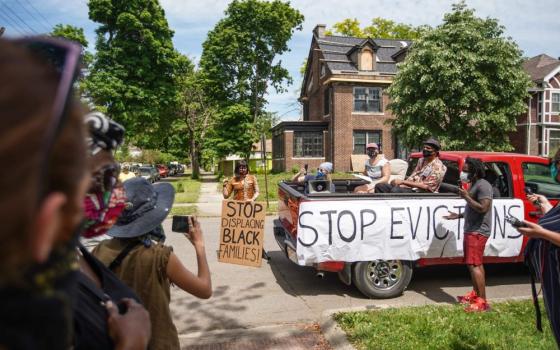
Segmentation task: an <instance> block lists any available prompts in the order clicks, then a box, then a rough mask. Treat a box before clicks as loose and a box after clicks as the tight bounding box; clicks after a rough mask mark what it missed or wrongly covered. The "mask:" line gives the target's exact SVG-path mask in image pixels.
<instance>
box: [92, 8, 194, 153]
mask: <svg viewBox="0 0 560 350" xmlns="http://www.w3.org/2000/svg"><path fill="white" fill-rule="evenodd" d="M89 18H90V19H91V20H93V21H95V22H98V23H99V24H100V26H99V27H98V28H97V30H96V33H97V42H96V50H97V54H96V58H95V60H94V62H93V64H92V67H91V70H90V75H89V77H88V79H87V80H86V88H87V91H88V93H89V94H90V97H91V98H92V100H93V101H94V103H95V104H97V105H99V106H102V107H103V109H104V110H105V111H106V113H107V114H108V115H109V116H110V117H111V118H113V119H115V120H116V121H118V122H119V123H121V124H123V125H124V126H125V128H126V129H127V136H128V139H129V140H130V141H132V142H134V143H135V144H137V145H138V146H141V147H145V146H151V147H155V148H159V147H161V142H162V140H163V139H164V136H165V134H166V132H168V130H169V127H170V125H171V124H172V122H173V120H174V112H175V109H176V102H177V99H176V96H177V91H176V85H175V83H176V77H177V75H179V74H181V72H180V70H181V69H182V68H183V66H182V65H181V64H180V58H179V55H178V53H177V52H176V51H175V50H174V48H173V43H172V41H171V39H172V37H173V31H171V30H170V29H169V25H168V23H167V20H166V19H165V13H164V11H163V9H162V8H161V6H160V5H159V3H158V1H157V0H90V1H89Z"/></svg>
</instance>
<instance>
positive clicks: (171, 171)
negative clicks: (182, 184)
mask: <svg viewBox="0 0 560 350" xmlns="http://www.w3.org/2000/svg"><path fill="white" fill-rule="evenodd" d="M167 168H168V169H169V176H175V175H177V164H173V163H169V164H167Z"/></svg>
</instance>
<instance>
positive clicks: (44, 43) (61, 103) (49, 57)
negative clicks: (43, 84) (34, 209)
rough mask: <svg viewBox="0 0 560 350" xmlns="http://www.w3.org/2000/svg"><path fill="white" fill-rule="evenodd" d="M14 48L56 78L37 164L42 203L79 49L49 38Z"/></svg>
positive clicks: (29, 40) (28, 40) (33, 39)
mask: <svg viewBox="0 0 560 350" xmlns="http://www.w3.org/2000/svg"><path fill="white" fill-rule="evenodd" d="M12 42H13V43H15V44H16V45H19V46H22V47H24V48H26V49H27V50H28V51H29V52H31V53H32V54H33V55H34V56H35V57H37V58H39V59H41V60H42V61H44V62H46V63H48V64H49V65H50V66H52V67H53V68H54V70H55V72H56V73H57V75H58V85H57V88H56V95H55V99H54V103H53V105H52V110H51V114H50V120H49V124H48V125H47V128H46V131H45V134H44V138H43V140H42V143H41V150H42V154H41V157H40V163H39V166H40V168H39V179H40V180H39V181H40V182H39V188H38V194H39V197H38V200H39V202H40V201H42V200H43V199H44V198H45V197H46V195H47V193H48V189H47V187H48V184H47V181H46V180H44V179H45V178H46V177H47V174H48V171H49V157H50V154H51V152H52V149H53V146H54V144H55V141H56V139H57V137H58V135H59V134H60V131H61V130H62V127H63V126H64V122H65V120H66V111H67V108H68V100H69V98H70V96H71V95H72V91H73V86H74V82H75V80H76V78H77V77H78V72H79V67H80V58H81V52H82V48H81V47H80V46H79V45H78V44H75V43H73V42H70V41H67V40H63V39H55V38H51V37H27V38H22V39H15V40H12Z"/></svg>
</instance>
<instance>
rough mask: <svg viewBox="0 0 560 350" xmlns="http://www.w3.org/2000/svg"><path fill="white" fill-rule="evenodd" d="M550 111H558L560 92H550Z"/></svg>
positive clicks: (559, 108) (559, 107) (559, 110)
mask: <svg viewBox="0 0 560 350" xmlns="http://www.w3.org/2000/svg"><path fill="white" fill-rule="evenodd" d="M551 100H552V101H551V102H552V106H551V107H552V109H551V110H552V112H556V113H558V112H560V92H553V93H552V99H551Z"/></svg>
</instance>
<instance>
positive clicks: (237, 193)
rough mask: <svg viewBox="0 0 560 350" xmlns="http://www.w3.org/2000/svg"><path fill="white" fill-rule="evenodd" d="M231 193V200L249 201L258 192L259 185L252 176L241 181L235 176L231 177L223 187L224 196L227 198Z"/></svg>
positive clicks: (247, 176)
mask: <svg viewBox="0 0 560 350" xmlns="http://www.w3.org/2000/svg"><path fill="white" fill-rule="evenodd" d="M232 192H233V199H234V200H236V201H250V200H252V199H253V197H254V196H255V193H258V192H259V183H258V182H257V178H256V177H255V176H253V175H246V176H245V177H244V178H243V179H239V178H237V177H236V176H234V177H232V178H231V179H230V180H229V181H228V182H227V183H226V184H225V185H224V194H225V195H226V197H229V196H230V195H231V193H232Z"/></svg>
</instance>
